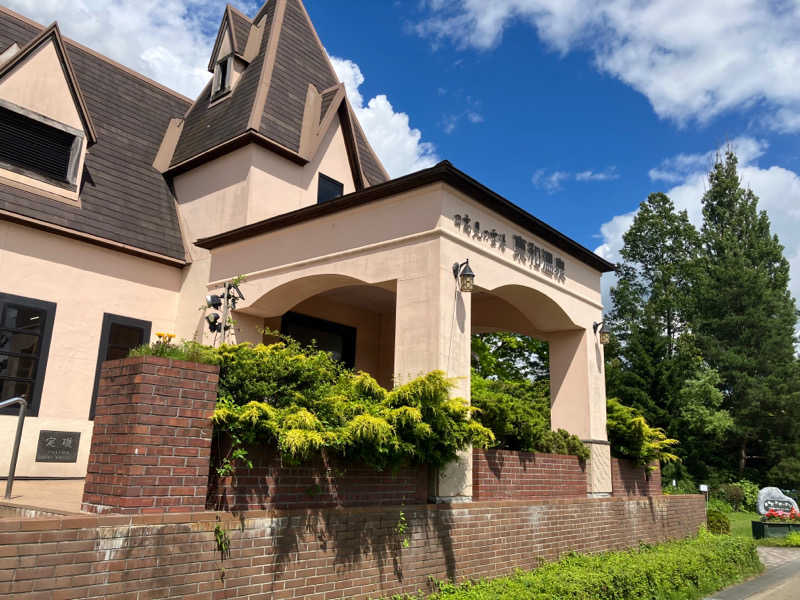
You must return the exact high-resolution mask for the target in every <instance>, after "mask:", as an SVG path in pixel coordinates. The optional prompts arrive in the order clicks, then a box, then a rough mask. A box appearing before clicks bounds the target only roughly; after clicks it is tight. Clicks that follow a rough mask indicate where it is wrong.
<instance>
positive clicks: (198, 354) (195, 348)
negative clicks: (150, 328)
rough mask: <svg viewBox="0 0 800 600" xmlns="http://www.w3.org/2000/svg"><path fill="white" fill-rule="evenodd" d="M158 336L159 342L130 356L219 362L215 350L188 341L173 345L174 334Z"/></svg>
mask: <svg viewBox="0 0 800 600" xmlns="http://www.w3.org/2000/svg"><path fill="white" fill-rule="evenodd" d="M156 335H157V336H158V341H155V342H153V343H152V344H144V345H142V346H137V347H136V348H133V349H132V350H131V351H130V352H129V353H128V356H162V357H165V358H174V359H175V360H186V361H189V362H198V363H205V364H209V365H214V364H217V363H218V362H219V357H218V356H217V353H216V350H215V349H214V348H211V347H209V346H203V345H202V344H199V343H198V342H192V341H186V340H184V341H182V342H179V343H177V344H173V343H172V337H173V336H172V334H163V333H161V334H156Z"/></svg>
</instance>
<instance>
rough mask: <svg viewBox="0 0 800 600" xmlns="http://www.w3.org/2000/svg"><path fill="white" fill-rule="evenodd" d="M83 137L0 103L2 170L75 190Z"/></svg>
mask: <svg viewBox="0 0 800 600" xmlns="http://www.w3.org/2000/svg"><path fill="white" fill-rule="evenodd" d="M82 145H83V133H82V132H80V131H78V130H77V129H74V128H72V127H69V126H68V125H64V124H63V123H58V122H56V121H53V120H52V119H49V118H47V117H45V116H42V115H39V114H37V113H34V112H33V111H30V110H27V109H24V108H22V107H19V106H15V105H13V104H11V103H10V102H5V101H2V100H0V168H3V169H7V170H9V171H13V172H15V173H19V174H20V175H24V176H26V177H30V178H32V179H38V180H40V181H45V182H47V183H50V184H55V185H58V186H60V187H67V188H72V189H74V186H75V183H76V181H77V178H78V164H79V162H80V155H81V148H82Z"/></svg>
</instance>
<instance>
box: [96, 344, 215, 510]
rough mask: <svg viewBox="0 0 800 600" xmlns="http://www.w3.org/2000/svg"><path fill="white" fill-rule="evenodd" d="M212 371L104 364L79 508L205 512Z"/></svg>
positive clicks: (182, 365) (148, 361)
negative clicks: (81, 500) (81, 501)
mask: <svg viewBox="0 0 800 600" xmlns="http://www.w3.org/2000/svg"><path fill="white" fill-rule="evenodd" d="M218 373H219V369H218V367H216V366H212V365H203V364H198V363H190V362H185V361H179V360H173V359H170V358H160V357H155V356H141V357H134V358H124V359H121V360H113V361H108V362H105V363H103V367H102V372H101V376H100V386H99V389H98V393H97V408H96V412H95V419H94V432H93V434H92V445H91V450H90V453H89V466H88V469H87V474H86V483H85V485H84V488H83V503H82V509H83V510H84V511H88V512H97V513H100V512H110V513H123V514H145V513H160V512H194V511H202V510H205V501H206V491H207V488H208V469H209V459H210V456H211V431H212V426H211V416H212V414H213V412H214V405H215V403H216V399H217V382H218V380H219V375H218Z"/></svg>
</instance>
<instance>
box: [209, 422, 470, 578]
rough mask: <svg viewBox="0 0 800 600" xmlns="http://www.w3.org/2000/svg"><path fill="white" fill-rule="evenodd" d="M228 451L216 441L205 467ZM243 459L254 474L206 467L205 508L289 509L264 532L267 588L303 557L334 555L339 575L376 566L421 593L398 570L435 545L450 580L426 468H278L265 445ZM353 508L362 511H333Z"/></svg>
mask: <svg viewBox="0 0 800 600" xmlns="http://www.w3.org/2000/svg"><path fill="white" fill-rule="evenodd" d="M229 447H230V442H229V440H227V439H224V438H222V437H215V439H214V445H213V449H212V462H211V464H212V465H215V464H218V462H219V457H221V456H225V455H226V454H227V451H228V449H229ZM248 458H249V459H251V460H252V461H253V468H252V469H250V468H247V467H243V468H240V469H237V470H236V471H235V472H234V473H233V474H232V475H226V476H220V475H218V474H217V472H216V469H215V468H214V467H213V466H212V467H211V470H210V473H209V488H208V496H207V502H206V505H207V508H208V509H209V510H221V511H227V512H239V511H248V510H265V509H284V510H285V509H289V510H287V511H286V512H285V513H278V514H277V515H276V516H275V518H273V519H270V525H269V527H268V531H267V532H265V535H267V536H268V537H270V538H271V540H272V546H273V548H274V550H275V570H274V575H273V579H272V581H273V585H277V583H278V582H280V581H283V580H284V579H285V578H286V574H287V572H288V571H290V570H292V569H293V568H294V566H293V565H295V564H297V562H298V561H300V560H303V558H305V557H307V556H308V552H309V551H319V552H330V551H333V552H334V556H335V558H334V567H335V568H336V569H337V574H338V573H340V571H341V573H342V574H347V573H348V572H350V571H354V570H356V569H359V570H360V569H371V568H377V569H378V571H379V573H380V574H381V577H382V578H383V575H384V573H386V574H387V575H388V571H389V570H391V572H392V573H393V576H392V577H393V578H396V579H397V580H398V581H400V582H402V583H404V584H405V583H408V584H413V585H418V586H420V588H422V587H425V586H426V585H429V583H428V582H427V581H424V580H420V581H416V579H417V575H414V579H415V580H414V581H407V578H406V576H405V573H404V569H403V565H404V563H405V564H408V563H409V562H413V560H414V555H415V553H417V552H421V551H423V549H424V548H426V547H430V546H438V547H440V548H441V554H442V556H443V557H444V570H445V571H446V572H447V576H448V577H451V578H452V577H455V575H456V561H455V553H454V549H453V542H452V536H451V530H452V527H453V517H452V515H451V514H450V513H449V511H448V510H447V509H446V508H444V507H442V508H439V507H437V508H433V507H427V506H425V504H426V502H427V497H428V485H429V484H428V469H427V468H426V467H425V466H416V465H414V466H407V467H401V468H397V469H395V470H387V471H376V470H375V469H374V468H372V467H370V466H368V465H360V464H356V463H352V462H347V461H345V460H343V459H338V458H335V457H325V456H323V457H320V458H319V459H317V460H314V461H311V462H309V463H308V464H304V465H300V466H295V465H287V464H284V463H283V462H282V460H281V457H280V455H279V454H278V452H277V451H276V449H275V448H273V447H264V446H259V447H257V448H249V449H248ZM354 506H360V507H364V509H363V510H359V511H341V510H337V509H339V508H341V507H354ZM294 509H299V510H294ZM319 509H322V510H319ZM365 514H369V518H364V515H365ZM376 521H377V523H376ZM301 555H303V558H301ZM276 590H277V588H276Z"/></svg>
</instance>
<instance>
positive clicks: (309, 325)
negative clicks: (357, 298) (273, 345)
mask: <svg viewBox="0 0 800 600" xmlns="http://www.w3.org/2000/svg"><path fill="white" fill-rule="evenodd" d="M281 333H282V334H284V335H288V336H289V337H291V338H294V339H295V340H297V341H298V342H300V343H301V344H305V345H311V344H312V342H313V344H314V345H315V346H316V347H317V348H319V349H320V350H324V351H326V352H330V353H331V355H332V356H333V358H334V359H335V360H338V361H341V362H343V363H344V364H345V365H346V366H347V367H349V368H351V369H352V368H353V367H354V366H355V363H356V329H355V327H348V326H347V325H340V324H339V323H333V322H331V321H326V320H324V319H316V318H314V317H309V316H307V315H301V314H299V313H294V312H288V313H286V314H285V315H283V318H282V319H281Z"/></svg>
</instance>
